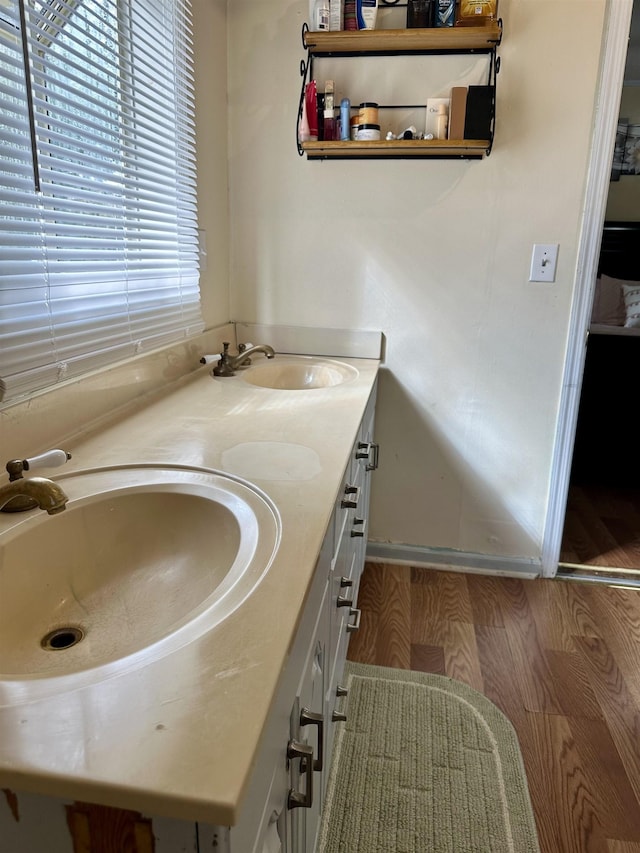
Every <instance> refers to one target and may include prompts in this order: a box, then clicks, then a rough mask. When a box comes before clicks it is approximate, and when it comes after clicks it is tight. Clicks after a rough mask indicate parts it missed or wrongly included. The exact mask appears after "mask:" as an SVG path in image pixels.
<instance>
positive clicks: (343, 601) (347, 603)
mask: <svg viewBox="0 0 640 853" xmlns="http://www.w3.org/2000/svg"><path fill="white" fill-rule="evenodd" d="M336 607H353V598H345V597H344V596H343V595H339V596H338V597H337V599H336Z"/></svg>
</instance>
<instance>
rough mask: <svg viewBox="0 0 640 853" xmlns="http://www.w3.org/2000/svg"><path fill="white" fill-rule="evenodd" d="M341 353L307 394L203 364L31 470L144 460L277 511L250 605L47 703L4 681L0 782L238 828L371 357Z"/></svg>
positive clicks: (364, 395)
mask: <svg viewBox="0 0 640 853" xmlns="http://www.w3.org/2000/svg"><path fill="white" fill-rule="evenodd" d="M276 358H282V359H284V358H287V357H286V356H276ZM259 360H261V356H257V357H256V358H255V360H254V364H258V363H260V362H259ZM339 360H340V361H342V362H346V363H348V364H351V365H353V366H355V367H356V368H357V370H358V375H357V377H356V378H355V379H353V380H351V381H349V382H346V383H344V384H342V385H338V386H335V387H333V388H326V389H314V390H306V391H275V390H270V389H268V388H260V387H254V386H252V385H249V384H248V383H247V382H246V381H245V380H244V379H243V378H242V373H238V374H237V375H236V376H234V377H231V378H225V379H214V378H212V377H211V375H210V368H209V367H203V368H202V369H201V370H199V371H197V372H195V373H194V374H191V375H190V376H188V377H186V378H184V379H182V380H178V381H177V382H176V383H175V384H174V385H173V387H172V388H171V389H170V390H169V391H168V392H167V393H164V394H162V395H155V396H153V397H151V398H149V399H147V400H146V402H145V403H144V405H142V404H140V403H137V404H135V406H134V408H133V410H132V411H129V413H126V412H125V413H120V414H119V416H118V418H117V420H115V421H113V422H111V423H110V424H109V425H107V426H105V427H104V428H101V429H99V430H95V431H94V432H93V433H92V434H90V435H88V436H85V437H83V438H81V439H78V438H77V437H76V438H75V439H74V440H73V442H72V446H65V449H66V450H69V451H70V452H71V453H72V454H73V458H72V459H71V461H70V462H69V463H67V465H66V466H65V467H64V468H63V469H55V470H52V469H49V470H45V471H42V472H40V471H38V472H37V473H38V474H42V475H43V476H50V477H52V478H54V479H55V477H56V475H59V474H61V473H63V472H64V473H65V474H69V473H70V472H72V471H76V470H83V469H92V468H97V467H100V466H115V465H133V464H141V463H142V464H151V463H153V464H172V465H184V466H196V467H203V468H210V469H216V470H220V471H225V472H229V473H231V474H234V475H236V476H240V477H242V478H245V479H246V480H249V481H250V482H252V483H254V484H255V485H256V486H257V487H258V488H259V489H261V490H262V491H263V492H264V493H265V494H266V495H267V496H268V498H269V499H270V500H271V501H272V502H273V504H274V505H275V507H276V508H277V511H278V512H279V515H280V520H281V541H280V545H279V548H278V551H277V553H276V555H275V558H274V560H273V563H272V565H271V567H270V569H269V571H268V572H267V573H266V575H265V576H264V578H263V579H262V580H261V582H260V583H259V585H258V586H257V588H256V589H255V590H254V591H253V592H252V594H251V595H250V596H249V597H248V599H247V600H246V601H244V603H242V604H241V605H240V606H239V608H238V609H237V610H236V611H235V612H233V613H232V614H231V615H229V616H228V617H227V618H226V619H225V620H224V621H223V622H222V623H221V624H219V625H218V626H217V627H215V628H213V629H211V630H210V631H208V632H206V633H204V634H203V635H202V636H200V637H198V638H196V639H194V640H193V641H191V642H190V643H189V644H187V645H185V646H183V647H182V648H179V649H177V650H174V651H171V652H170V653H168V654H166V655H165V656H163V657H160V658H159V659H157V660H151V661H149V662H147V661H146V660H145V659H144V656H142V658H141V659H140V660H137V661H136V663H135V665H134V666H123V668H122V671H121V672H120V671H119V670H118V669H117V668H116V671H115V672H114V673H111V672H110V673H109V677H108V678H106V679H104V680H99V681H95V683H84V682H83V681H82V679H79V680H76V681H74V680H73V679H72V680H70V681H68V682H65V683H64V690H63V691H62V692H60V693H55V692H54V693H52V694H51V695H47V696H39V695H37V691H36V693H35V695H30V694H29V691H28V689H27V690H26V691H25V692H24V693H22V692H20V691H17V692H16V691H15V690H13V689H7V686H6V685H5V684H4V683H3V681H1V680H0V787H3V788H11V789H16V790H24V791H31V792H35V793H41V794H48V795H53V796H56V797H63V798H73V799H78V800H83V801H89V802H96V803H101V804H104V805H112V806H118V807H122V808H131V809H136V810H140V811H142V812H144V813H146V814H148V815H158V816H167V817H175V818H184V819H189V820H202V821H205V822H208V823H212V824H221V825H229V824H233V823H235V822H236V820H237V816H238V812H239V808H240V804H241V800H242V795H243V791H244V790H245V788H246V785H247V783H248V780H249V778H250V774H251V768H252V762H253V761H254V759H255V756H256V752H257V750H258V746H259V743H260V736H261V732H262V730H263V727H264V725H265V721H266V719H267V717H268V714H269V709H270V704H271V701H272V698H273V696H274V692H275V690H276V688H277V685H278V680H279V676H280V673H281V671H282V667H283V665H284V663H285V662H286V659H287V654H288V651H289V649H290V646H291V643H292V640H293V637H294V635H295V631H296V627H297V622H298V618H299V615H300V612H301V609H302V606H303V604H304V601H305V596H306V593H307V590H308V587H309V584H310V581H311V578H312V576H313V570H314V567H315V563H316V560H317V557H318V554H319V551H320V546H321V544H322V541H323V538H324V534H325V531H326V528H327V525H328V522H329V519H330V517H331V513H332V510H333V506H334V502H335V499H336V497H337V494H338V489H339V487H340V482H341V477H342V474H343V472H344V469H345V466H346V464H347V461H348V458H349V452H350V449H351V446H352V444H353V442H354V440H355V437H356V434H357V430H358V426H359V423H360V420H361V417H362V414H363V412H364V408H365V405H366V403H367V400H368V398H369V395H370V393H371V390H372V387H373V385H374V383H375V379H376V375H377V371H378V365H379V362H378V361H376V360H374V359H364V358H363V359H349V358H341V359H339ZM63 446H64V445H63ZM55 521H56V518H55V516H54V517H52V518H51V519H50V523H51V524H55ZM44 571H45V570H44V569H43V572H44ZM44 582H46V579H45V578H44V577H43V583H44ZM37 594H38V592H37V590H34V595H37ZM0 679H1V676H0ZM35 681H37V679H35V680H34V682H35Z"/></svg>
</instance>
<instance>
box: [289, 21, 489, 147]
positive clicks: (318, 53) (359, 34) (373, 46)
mask: <svg viewBox="0 0 640 853" xmlns="http://www.w3.org/2000/svg"><path fill="white" fill-rule="evenodd" d="M501 41H502V21H501V20H500V21H496V22H495V23H493V24H489V25H487V26H482V27H443V28H438V27H433V28H429V29H402V30H355V31H349V30H341V31H339V32H312V31H311V30H309V29H308V27H307V26H306V24H305V25H304V26H303V28H302V44H303V47H304V49H305V50H306V51H307V59H306V61H304V60H303V61H302V62H301V63H300V74H301V76H302V78H303V81H302V92H301V95H300V106H299V110H298V119H300V116H301V115H302V103H303V99H304V92H305V86H306V83H307V80H309V79H312V78H313V62H314V59H315V58H316V57H319V58H321V57H341V56H344V57H347V56H350V57H358V56H408V55H414V54H456V53H460V54H463V53H482V54H488V56H489V66H488V68H489V70H488V79H487V85H488V86H490V87H491V91H492V104H491V113H490V116H489V118H490V122H489V125H490V131H491V132H490V138H489V139H409V140H405V139H397V140H391V141H387V140H384V139H383V140H379V141H366V142H365V141H344V142H342V141H335V140H330V141H324V142H323V141H318V142H315V141H314V142H302V143H301V142H299V141H298V143H297V145H298V153H299V154H300V156H304V155H306V156H307V159H309V160H326V159H331V160H343V159H360V158H362V159H364V158H366V159H414V160H418V159H438V158H439V159H464V160H470V159H471V160H480V159H482V158H483V157H484V156H488V155H489V154H490V153H491V148H492V145H493V128H494V126H495V87H496V76H497V74H498V71H499V69H500V59H499V57H498V56H497V47H498V45H499V44H500V42H501ZM385 106H390V105H385ZM296 132H297V128H296Z"/></svg>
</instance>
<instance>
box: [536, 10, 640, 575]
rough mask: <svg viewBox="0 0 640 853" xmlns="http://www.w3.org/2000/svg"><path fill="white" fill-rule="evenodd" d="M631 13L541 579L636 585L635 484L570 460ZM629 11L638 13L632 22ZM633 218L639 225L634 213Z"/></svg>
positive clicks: (564, 404) (618, 50) (612, 37)
mask: <svg viewBox="0 0 640 853" xmlns="http://www.w3.org/2000/svg"><path fill="white" fill-rule="evenodd" d="M637 7H640V0H623V2H618V3H615V4H609V8H608V22H607V30H606V33H605V40H604V50H603V64H602V73H601V85H600V98H599V109H598V113H597V117H596V122H595V128H594V139H593V149H592V152H593V153H592V158H591V168H590V172H589V178H588V182H587V191H586V198H585V211H586V213H585V218H584V222H583V228H582V235H581V243H580V250H579V256H578V268H577V269H578V283H579V284H580V282H581V283H582V286H578V288H577V290H576V298H575V304H574V311H573V316H572V322H571V330H570V336H569V348H568V353H567V361H566V365H565V382H564V387H563V395H562V400H561V410H560V419H559V426H560V429H559V433H558V439H557V441H556V448H555V458H554V466H553V473H552V483H551V491H550V502H549V510H548V514H547V528H546V531H545V543H544V546H543V574H544V575H545V576H547V577H553V576H555V574H556V573H557V574H574V575H575V574H581V575H586V577H587V579H597V580H600V579H608V578H610V577H613V578H617V577H618V576H621V577H623V578H627V577H628V578H631V579H632V580H633V581H634V582H637V583H638V584H639V585H640V489H638V490H636V489H635V484H634V486H633V489H632V491H631V492H628V491H627V493H626V494H625V493H623V490H622V489H621V488H620V487H619V486H616V484H612V483H606V482H604V483H600V484H598V483H597V482H596V480H595V479H594V478H593V477H587V478H586V479H585V477H584V470H580V466H578V465H576V459H575V458H574V450H575V451H576V452H577V451H578V449H579V446H580V437H581V430H582V431H583V427H584V419H585V418H586V417H587V416H588V406H586V404H585V399H584V398H585V397H586V396H587V395H588V391H587V388H586V387H585V386H586V384H587V380H588V379H589V377H590V373H589V371H590V369H591V368H590V348H591V349H594V347H593V346H591V345H592V343H593V341H594V338H595V336H593V335H590V336H589V337H588V338H587V335H586V330H588V329H589V324H590V320H591V311H592V306H593V302H594V283H595V281H596V272H597V270H598V263H599V252H600V244H601V240H602V233H603V230H602V226H603V222H604V221H605V219H606V218H607V213H608V202H609V181H610V177H611V152H612V151H613V147H614V140H615V133H616V128H617V125H618V114H619V105H620V100H621V94H622V93H623V91H624V90H623V83H624V81H625V80H627V79H628V78H629V73H628V69H629V68H630V67H631V66H632V65H633V64H634V62H636V60H635V56H636V53H637V51H636V48H637V44H635V40H636V39H635V38H634V36H637V33H638V26H639V22H638V18H640V9H638V8H637ZM634 8H635V9H636V13H635V15H633V16H632V13H633V11H634ZM630 34H631V36H632V38H631V40H630V39H629V36H630ZM628 44H629V50H628V51H627V45H628ZM638 63H640V60H638V62H637V63H636V64H638ZM632 73H633V72H632ZM638 78H639V79H640V74H638ZM638 121H640V117H639V119H638ZM636 218H637V219H640V210H639V211H638V215H637V217H636ZM637 277H638V278H640V276H637ZM587 340H588V344H587V346H586V347H585V342H586V341H587ZM633 343H635V344H640V341H634V342H633ZM591 360H592V359H591ZM583 383H584V384H583ZM581 392H582V393H581ZM614 416H615V412H611V417H614ZM574 441H575V447H574ZM589 481H591V482H589ZM639 482H640V480H639ZM636 576H637V579H636Z"/></svg>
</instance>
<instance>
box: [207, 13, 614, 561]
mask: <svg viewBox="0 0 640 853" xmlns="http://www.w3.org/2000/svg"><path fill="white" fill-rule="evenodd" d="M199 2H204V0H199ZM605 5H606V0H501V3H500V14H501V16H502V17H503V19H504V31H505V35H504V39H503V45H502V47H501V48H500V55H501V57H502V70H501V72H500V75H499V79H498V102H497V127H496V141H495V146H494V150H493V153H492V154H491V156H490V157H489V158H488V159H486V160H484V161H480V162H457V161H444V162H442V161H418V162H415V161H389V162H385V161H373V162H366V161H358V162H324V163H323V162H307V161H306V160H304V159H302V158H299V157H298V155H297V153H296V147H295V122H296V113H297V105H298V98H299V92H300V85H301V80H300V77H299V74H298V69H299V63H300V59H301V58H302V56H303V51H302V46H301V39H300V30H301V27H302V23H303V21H304V20H305V19H306V17H307V2H306V0H232V2H230V3H229V5H228V25H229V29H228V54H229V64H228V73H229V80H228V96H229V140H230V148H229V169H230V173H229V174H230V188H231V192H230V229H231V231H230V246H231V259H230V264H231V266H230V269H231V316H232V318H233V319H238V320H246V321H259V322H265V323H270V322H271V323H273V322H277V323H291V324H298V325H308V326H314V325H316V326H341V327H357V328H367V329H381V330H382V331H383V332H384V333H385V336H386V341H387V345H386V361H385V366H384V370H383V374H382V378H381V389H380V395H379V407H378V426H377V438H378V440H379V442H380V444H381V467H380V471H379V472H378V474H377V475H376V478H375V480H374V491H373V507H372V512H373V517H372V522H371V529H370V535H371V536H372V538H373V539H376V540H379V541H381V542H390V543H402V544H405V545H409V546H413V547H414V548H415V549H416V550H417V551H420V549H445V551H448V550H449V549H451V550H454V551H462V552H470V553H477V554H485V555H496V556H502V557H515V558H523V559H525V560H528V559H532V560H534V561H536V560H538V559H539V556H540V550H541V541H542V535H543V524H544V519H545V510H546V506H547V499H548V488H549V475H550V466H551V456H552V449H553V445H554V435H555V428H556V420H557V415H558V400H559V394H560V387H561V379H562V369H563V363H564V356H565V347H566V338H567V328H568V320H569V311H570V306H571V300H572V291H573V288H574V277H575V269H574V267H575V262H576V245H577V239H578V234H579V228H580V222H581V216H582V204H583V193H584V188H585V175H586V168H587V158H588V151H589V142H590V135H591V130H592V123H593V110H594V95H595V89H596V84H597V76H598V67H599V54H600V48H601V40H602V30H603V22H604V14H605ZM431 94H434V93H433V92H431V91H429V83H428V80H427V81H426V82H425V97H426V96H428V95H431ZM435 94H439V93H437V92H436V93H435ZM534 242H559V243H560V246H561V248H560V259H559V266H558V273H557V281H556V283H555V284H531V283H529V282H528V281H527V279H528V270H529V261H530V255H531V248H532V244H533V243H534ZM425 553H426V552H425Z"/></svg>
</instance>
